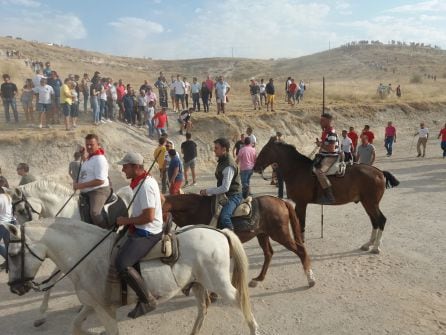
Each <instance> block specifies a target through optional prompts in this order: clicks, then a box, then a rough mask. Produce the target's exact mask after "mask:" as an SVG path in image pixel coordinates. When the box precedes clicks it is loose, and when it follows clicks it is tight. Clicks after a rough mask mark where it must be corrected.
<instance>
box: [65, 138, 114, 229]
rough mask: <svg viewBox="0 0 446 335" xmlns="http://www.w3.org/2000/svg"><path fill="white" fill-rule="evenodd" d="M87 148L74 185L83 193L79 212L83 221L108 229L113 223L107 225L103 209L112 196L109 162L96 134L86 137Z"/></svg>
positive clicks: (83, 152)
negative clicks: (77, 179)
mask: <svg viewBox="0 0 446 335" xmlns="http://www.w3.org/2000/svg"><path fill="white" fill-rule="evenodd" d="M85 148H86V150H83V151H82V154H83V157H82V160H83V163H82V166H81V170H80V173H79V182H75V183H73V189H74V190H80V191H81V194H80V197H79V201H80V208H79V210H80V212H81V218H82V220H83V221H85V222H88V223H93V224H95V225H97V226H99V227H101V228H106V229H107V228H110V224H111V223H107V222H106V220H105V218H104V217H103V216H102V209H103V208H104V204H105V202H106V201H107V198H108V197H109V196H110V186H109V179H108V162H107V159H106V158H105V156H104V154H105V152H104V149H102V148H101V147H100V145H99V138H98V136H97V135H96V134H88V135H87V136H86V137H85ZM84 203H87V204H88V205H89V206H88V207H89V210H88V211H87V210H86V209H87V208H86V206H85V205H84V206H83V205H82V204H84Z"/></svg>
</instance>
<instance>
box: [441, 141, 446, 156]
mask: <svg viewBox="0 0 446 335" xmlns="http://www.w3.org/2000/svg"><path fill="white" fill-rule="evenodd" d="M441 149H442V150H443V158H444V157H446V141H442V142H441Z"/></svg>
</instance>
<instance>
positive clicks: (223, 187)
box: [200, 138, 243, 230]
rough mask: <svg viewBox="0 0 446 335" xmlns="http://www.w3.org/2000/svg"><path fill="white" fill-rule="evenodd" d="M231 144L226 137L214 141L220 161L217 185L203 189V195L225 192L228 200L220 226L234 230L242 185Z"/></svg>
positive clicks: (216, 171)
mask: <svg viewBox="0 0 446 335" xmlns="http://www.w3.org/2000/svg"><path fill="white" fill-rule="evenodd" d="M229 148H230V144H229V141H228V140H227V139H226V138H217V139H216V140H215V141H214V153H215V156H216V157H217V160H218V163H217V168H216V170H215V178H217V187H212V188H208V189H205V190H201V191H200V194H201V195H219V194H223V193H224V194H225V195H226V197H227V198H228V201H227V202H226V204H225V205H224V206H223V208H222V210H221V213H220V219H219V225H218V228H220V229H224V228H228V229H231V230H233V229H234V228H233V226H232V221H231V215H232V213H233V212H234V210H235V209H236V208H237V206H238V205H239V204H240V203H241V202H242V199H243V197H242V187H241V182H240V174H239V170H238V166H237V164H236V163H235V162H234V159H232V157H231V156H230V155H229V153H230V151H229Z"/></svg>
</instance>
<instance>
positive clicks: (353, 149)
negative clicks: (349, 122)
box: [347, 127, 358, 152]
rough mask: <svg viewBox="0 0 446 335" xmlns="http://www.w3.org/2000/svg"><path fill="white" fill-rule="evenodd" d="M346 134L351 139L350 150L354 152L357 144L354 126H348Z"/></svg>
mask: <svg viewBox="0 0 446 335" xmlns="http://www.w3.org/2000/svg"><path fill="white" fill-rule="evenodd" d="M347 136H348V137H349V138H350V139H351V140H352V152H355V151H356V147H357V146H358V133H357V132H356V131H355V128H353V127H350V128H349V132H348V133H347Z"/></svg>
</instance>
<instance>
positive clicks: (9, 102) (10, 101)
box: [3, 98, 19, 122]
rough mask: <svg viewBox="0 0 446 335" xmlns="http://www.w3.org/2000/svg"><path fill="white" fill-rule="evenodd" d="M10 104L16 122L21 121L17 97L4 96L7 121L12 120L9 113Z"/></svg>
mask: <svg viewBox="0 0 446 335" xmlns="http://www.w3.org/2000/svg"><path fill="white" fill-rule="evenodd" d="M9 106H11V107H12V111H13V112H14V120H15V122H19V114H18V113H17V103H16V100H15V98H3V108H4V109H5V118H6V122H11V116H10V114H9Z"/></svg>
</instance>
